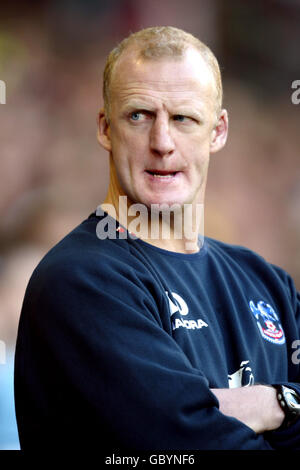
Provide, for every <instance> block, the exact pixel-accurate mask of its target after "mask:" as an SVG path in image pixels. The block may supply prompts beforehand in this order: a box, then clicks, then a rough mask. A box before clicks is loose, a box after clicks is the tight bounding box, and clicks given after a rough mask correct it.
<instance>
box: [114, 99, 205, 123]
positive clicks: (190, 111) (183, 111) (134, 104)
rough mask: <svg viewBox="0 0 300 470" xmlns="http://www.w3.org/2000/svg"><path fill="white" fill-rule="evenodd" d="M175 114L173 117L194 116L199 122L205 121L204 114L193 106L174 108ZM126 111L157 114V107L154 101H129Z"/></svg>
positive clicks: (125, 107) (125, 105)
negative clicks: (136, 110)
mask: <svg viewBox="0 0 300 470" xmlns="http://www.w3.org/2000/svg"><path fill="white" fill-rule="evenodd" d="M172 108H173V110H174V112H172V114H173V115H186V116H192V117H195V118H197V119H199V121H203V120H204V117H203V113H202V111H201V110H200V109H199V108H195V107H194V106H193V105H192V104H190V105H189V104H186V103H184V104H178V105H174V106H172ZM123 109H124V111H125V112H129V111H132V110H135V109H138V110H141V111H149V112H153V113H154V112H155V111H156V106H155V104H154V103H153V102H152V100H151V99H150V100H147V99H141V100H139V99H132V100H128V102H127V103H125V104H124V108H123Z"/></svg>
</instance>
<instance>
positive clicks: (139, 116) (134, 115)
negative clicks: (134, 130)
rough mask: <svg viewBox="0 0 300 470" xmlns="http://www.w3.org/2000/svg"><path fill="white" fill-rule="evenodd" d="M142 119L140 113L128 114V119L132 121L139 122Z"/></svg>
mask: <svg viewBox="0 0 300 470" xmlns="http://www.w3.org/2000/svg"><path fill="white" fill-rule="evenodd" d="M141 118H142V113H140V112H138V111H134V112H133V113H130V119H132V120H133V121H139V120H140V119H141Z"/></svg>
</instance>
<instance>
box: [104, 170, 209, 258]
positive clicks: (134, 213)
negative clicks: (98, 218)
mask: <svg viewBox="0 0 300 470" xmlns="http://www.w3.org/2000/svg"><path fill="white" fill-rule="evenodd" d="M199 199H201V201H202V200H203V199H204V198H202V197H201V198H199ZM101 207H102V209H103V210H104V211H105V212H107V213H108V214H109V215H110V216H111V217H113V218H114V219H116V220H117V221H118V222H119V223H120V224H121V225H122V226H123V227H125V228H126V229H127V230H128V231H129V232H131V233H133V234H134V235H135V236H137V237H138V238H140V239H142V240H144V241H145V242H147V243H150V244H151V245H154V246H156V247H158V248H162V249H165V250H168V251H174V252H177V253H187V254H189V253H196V252H197V251H199V245H198V239H199V235H202V236H203V235H204V210H203V209H204V205H203V203H196V202H193V203H192V204H184V205H183V206H180V205H179V204H173V205H171V206H169V207H168V206H166V207H167V208H165V207H164V208H159V209H158V208H157V206H156V205H152V206H151V207H147V206H146V205H144V204H136V203H133V202H132V201H131V200H130V198H129V197H127V196H126V195H125V193H124V191H123V190H122V188H121V187H120V185H119V184H118V181H117V178H116V175H115V174H114V172H113V170H112V166H111V174H110V184H109V187H108V192H107V195H106V198H105V200H104V202H103V203H102V204H101ZM161 209H163V210H161Z"/></svg>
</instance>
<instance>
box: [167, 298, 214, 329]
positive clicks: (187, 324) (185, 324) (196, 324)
mask: <svg viewBox="0 0 300 470" xmlns="http://www.w3.org/2000/svg"><path fill="white" fill-rule="evenodd" d="M166 295H167V298H168V300H169V306H170V315H171V317H173V315H174V314H175V313H179V314H180V315H182V316H185V315H188V313H189V308H188V306H187V303H186V301H185V300H184V299H183V298H182V297H181V296H180V295H178V294H176V292H172V293H171V295H172V298H173V300H174V301H173V300H171V299H170V296H169V293H168V291H166ZM204 326H208V324H207V323H206V322H205V321H203V320H201V319H200V318H199V319H198V320H186V319H183V318H175V317H173V318H172V328H173V330H176V329H177V328H187V329H188V330H195V329H197V330H199V329H201V328H203V327H204Z"/></svg>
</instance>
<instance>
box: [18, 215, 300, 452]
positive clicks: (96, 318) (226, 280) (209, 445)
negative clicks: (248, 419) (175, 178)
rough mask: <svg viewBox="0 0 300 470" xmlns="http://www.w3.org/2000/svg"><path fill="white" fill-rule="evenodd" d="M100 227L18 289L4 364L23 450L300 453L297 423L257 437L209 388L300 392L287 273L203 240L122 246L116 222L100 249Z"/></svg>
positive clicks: (79, 233) (295, 299)
mask: <svg viewBox="0 0 300 470" xmlns="http://www.w3.org/2000/svg"><path fill="white" fill-rule="evenodd" d="M105 217H106V216H105ZM100 219H101V217H99V216H96V214H95V213H94V214H91V216H90V217H89V218H88V219H86V220H85V221H84V222H82V223H81V224H80V225H79V226H78V227H77V228H75V229H74V230H73V231H72V232H71V233H70V234H68V235H67V236H66V237H65V238H64V239H63V240H62V241H61V242H59V243H58V244H57V245H56V246H55V247H54V248H52V249H51V250H50V251H49V252H48V253H47V255H46V256H45V257H44V258H43V259H42V261H41V262H40V263H39V265H38V266H37V268H36V269H35V271H34V273H33V275H32V277H31V279H30V282H29V285H28V287H27V290H26V294H25V298H24V302H23V308H22V312H21V317H20V324H19V330H18V338H17V346H16V355H15V402H16V416H17V423H18V429H19V436H20V443H21V448H23V449H37V448H40V449H41V448H42V449H43V448H52V449H53V448H61V447H62V448H76V446H81V447H87V446H90V447H91V448H94V449H95V448H98V449H102V450H105V451H106V450H109V449H134V450H154V449H155V450H156V449H160V450H161V449H164V450H166V449H177V450H182V449H189V450H195V449H237V450H240V449H277V448H280V447H285V448H293V449H300V420H299V421H298V422H297V423H296V424H294V425H292V426H291V427H290V428H289V429H288V430H285V431H281V430H278V431H273V432H269V433H265V434H261V435H257V434H256V433H255V432H253V431H252V430H251V429H250V428H249V427H247V426H246V425H244V424H243V423H242V422H240V421H238V420H237V419H235V418H232V417H228V416H225V415H223V414H222V413H221V412H220V411H219V403H218V400H217V398H216V396H215V395H214V394H213V393H212V392H211V391H210V388H228V387H236V386H251V385H252V384H257V383H260V384H262V383H263V384H274V383H285V384H289V385H290V386H291V387H293V388H294V389H296V390H298V391H299V392H300V386H299V377H300V374H299V362H300V361H299V355H298V354H297V350H296V349H295V345H297V343H295V341H296V340H298V339H299V329H300V318H299V317H300V300H299V296H298V295H297V292H296V289H295V287H294V284H293V282H292V280H291V278H290V277H289V276H288V275H287V274H286V273H285V271H283V270H282V269H280V268H278V267H275V266H273V265H271V264H269V263H267V262H266V261H265V260H264V259H263V258H262V257H260V256H259V255H257V254H255V253H253V252H252V251H250V250H248V249H246V248H243V247H238V246H232V245H228V244H225V243H222V242H219V241H216V240H213V239H211V238H205V239H204V244H203V246H202V248H201V249H200V251H199V252H198V253H194V254H181V253H174V252H170V251H167V250H163V249H160V248H156V247H154V246H152V245H150V244H148V243H145V242H143V241H142V240H139V239H133V238H131V237H130V236H128V237H127V238H125V239H120V235H119V234H120V232H118V224H117V223H116V229H117V230H116V235H117V238H115V239H108V238H107V239H105V240H100V239H99V238H98V237H97V234H96V231H97V224H98V223H99V221H100ZM102 221H103V219H102ZM123 235H124V234H123Z"/></svg>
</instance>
